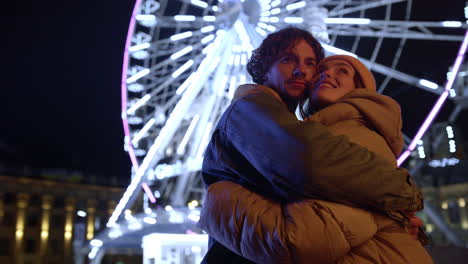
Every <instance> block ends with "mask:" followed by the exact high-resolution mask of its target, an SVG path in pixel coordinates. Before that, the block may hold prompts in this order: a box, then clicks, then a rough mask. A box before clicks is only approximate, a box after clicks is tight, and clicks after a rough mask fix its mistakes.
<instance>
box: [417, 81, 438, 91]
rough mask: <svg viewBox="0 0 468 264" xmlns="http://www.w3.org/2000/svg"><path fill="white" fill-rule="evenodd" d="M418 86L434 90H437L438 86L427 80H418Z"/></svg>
mask: <svg viewBox="0 0 468 264" xmlns="http://www.w3.org/2000/svg"><path fill="white" fill-rule="evenodd" d="M419 84H420V85H422V86H425V87H427V88H431V89H434V90H435V89H437V88H439V85H437V83H434V82H431V81H428V80H425V79H421V80H419Z"/></svg>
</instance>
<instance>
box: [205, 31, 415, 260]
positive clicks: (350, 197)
mask: <svg viewBox="0 0 468 264" xmlns="http://www.w3.org/2000/svg"><path fill="white" fill-rule="evenodd" d="M323 58H324V54H323V50H322V48H321V46H320V44H319V42H318V41H317V40H316V39H315V38H314V37H313V36H312V35H311V34H310V33H309V32H307V31H304V30H301V29H298V28H293V27H290V28H286V29H283V30H280V31H278V32H275V33H272V34H270V35H269V36H267V37H266V39H265V40H264V41H263V42H262V44H261V46H260V47H259V48H258V49H257V50H255V51H254V52H253V54H252V57H251V59H250V61H249V63H248V66H247V69H248V71H249V73H250V74H251V75H252V78H253V80H254V82H256V83H257V84H255V85H243V86H240V87H239V88H238V90H237V91H236V94H235V96H234V100H233V102H232V103H231V105H230V106H229V107H228V108H227V110H226V111H225V113H224V114H223V116H222V117H221V119H220V121H219V123H218V125H217V127H216V129H215V131H214V133H213V136H212V138H211V141H210V143H209V145H208V147H207V150H206V153H205V158H204V162H203V167H202V176H203V180H204V182H205V184H206V185H207V187H210V186H212V185H214V184H215V183H218V182H222V181H230V182H234V183H237V184H240V185H242V186H244V187H246V188H247V189H249V190H251V191H253V192H254V193H257V194H260V195H261V196H263V197H265V199H268V200H272V201H275V202H277V203H279V204H284V203H291V202H295V201H301V200H303V199H306V198H312V199H325V198H326V199H327V200H329V201H333V202H338V203H342V204H346V205H352V206H355V207H363V208H369V209H375V210H379V211H381V212H382V211H383V212H388V211H390V210H407V211H417V210H420V209H421V208H422V199H421V193H420V191H419V189H417V187H416V186H415V185H414V184H413V183H412V181H411V180H410V177H409V175H408V173H407V172H406V171H405V170H403V169H399V168H395V167H394V166H392V164H390V163H389V162H388V161H387V160H385V159H384V158H382V157H380V156H379V155H376V154H375V153H372V152H370V151H369V150H367V149H366V148H364V147H362V146H359V145H357V144H353V143H351V142H350V141H349V140H348V139H347V138H346V137H343V136H335V135H333V134H331V133H330V132H329V131H328V129H327V128H326V127H325V126H323V125H322V124H320V123H319V122H316V121H310V122H301V121H299V120H298V119H297V118H296V116H295V115H294V111H295V109H296V108H297V105H298V103H299V101H301V100H303V99H304V91H306V89H307V87H310V86H311V84H312V82H313V80H314V78H315V76H316V75H317V74H316V66H317V64H318V63H319V62H320V61H321V60H322V59H323ZM344 182H345V184H344ZM363 183H366V184H363ZM381 183H385V184H381ZM376 186H378V187H376ZM221 193H222V192H221ZM244 209H245V210H247V209H246V208H242V210H244ZM270 209H271V210H274V208H264V210H270ZM211 211H213V210H211ZM240 213H242V214H243V213H244V212H240V211H239V212H232V214H233V215H236V214H240ZM202 216H203V217H206V215H204V214H203V213H202ZM207 217H208V219H206V218H204V220H203V224H204V225H205V226H202V227H208V226H209V225H217V224H218V222H217V221H220V219H221V218H220V217H218V216H217V215H210V216H207ZM250 220H252V221H255V219H250ZM399 220H402V219H399ZM271 223H272V224H273V225H275V223H277V220H275V219H272V221H271ZM230 224H232V225H236V224H237V223H235V221H232V223H231V222H230ZM253 227H254V225H252V226H250V225H249V223H247V224H244V225H243V228H247V230H244V231H245V232H244V233H249V234H250V235H252V234H253V235H255V234H257V231H258V234H262V232H261V230H260V231H259V230H255V229H252V230H250V229H249V228H253ZM273 229H274V230H276V229H275V228H273ZM277 230H282V229H281V227H280V226H278V229H277ZM225 235H226V236H229V235H231V234H230V233H229V232H228V231H226V232H225ZM262 235H264V234H262ZM271 235H273V236H279V235H282V234H271ZM304 235H306V234H304ZM309 235H310V236H313V235H314V234H309ZM231 240H232V239H231ZM239 240H242V238H239ZM261 240H264V241H265V242H266V243H267V244H268V241H276V240H275V239H272V238H271V237H268V236H267V237H262V238H261ZM327 243H331V244H333V241H328V242H327ZM241 246H242V243H241ZM282 246H284V245H282ZM271 248H275V246H274V245H273V246H271V247H269V249H271ZM263 249H265V247H263V246H262V245H260V244H259V245H258V247H257V248H256V250H263ZM246 250H252V248H249V249H246ZM241 251H242V250H241ZM236 253H237V254H236ZM236 253H234V252H233V251H231V250H230V249H227V248H226V247H224V246H223V245H221V244H220V243H218V242H216V241H215V240H213V239H210V245H209V251H208V253H207V254H206V256H205V258H204V260H203V262H202V263H221V261H222V263H251V262H250V261H249V260H247V259H245V258H243V257H242V256H239V255H244V254H242V252H239V251H236ZM246 253H247V252H246ZM263 253H265V252H263ZM249 254H252V252H249ZM253 254H254V255H255V252H253ZM271 254H272V255H274V252H271ZM324 254H328V253H327V252H324ZM293 257H294V256H292V259H293ZM283 258H284V259H283ZM288 258H291V256H282V257H281V258H278V259H276V260H277V262H278V263H290V262H291V259H288ZM251 259H252V258H251Z"/></svg>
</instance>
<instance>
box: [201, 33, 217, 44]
mask: <svg viewBox="0 0 468 264" xmlns="http://www.w3.org/2000/svg"><path fill="white" fill-rule="evenodd" d="M213 39H214V34H210V35H208V36H206V37H204V38H202V39H201V41H200V42H201V43H202V44H206V43H208V42H210V41H212V40H213Z"/></svg>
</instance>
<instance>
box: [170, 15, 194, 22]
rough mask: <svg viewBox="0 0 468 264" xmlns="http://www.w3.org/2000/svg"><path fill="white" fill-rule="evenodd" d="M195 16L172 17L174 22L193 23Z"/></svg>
mask: <svg viewBox="0 0 468 264" xmlns="http://www.w3.org/2000/svg"><path fill="white" fill-rule="evenodd" d="M195 19H196V17H195V16H187V15H176V16H174V20H175V21H195Z"/></svg>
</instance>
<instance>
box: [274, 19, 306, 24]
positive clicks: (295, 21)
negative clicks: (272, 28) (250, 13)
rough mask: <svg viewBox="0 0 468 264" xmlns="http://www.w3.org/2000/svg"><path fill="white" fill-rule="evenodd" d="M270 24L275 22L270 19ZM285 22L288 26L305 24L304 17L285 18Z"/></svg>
mask: <svg viewBox="0 0 468 264" xmlns="http://www.w3.org/2000/svg"><path fill="white" fill-rule="evenodd" d="M270 22H273V21H271V19H270ZM284 22H286V23H288V24H300V23H302V22H304V19H303V18H302V17H285V18H284Z"/></svg>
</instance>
